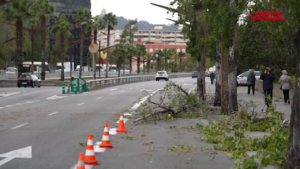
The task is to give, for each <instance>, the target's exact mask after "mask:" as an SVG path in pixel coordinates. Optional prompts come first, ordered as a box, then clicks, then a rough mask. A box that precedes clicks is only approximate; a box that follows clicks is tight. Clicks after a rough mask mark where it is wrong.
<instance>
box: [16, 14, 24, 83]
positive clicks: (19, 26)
mask: <svg viewBox="0 0 300 169" xmlns="http://www.w3.org/2000/svg"><path fill="white" fill-rule="evenodd" d="M16 46H17V56H18V57H17V61H18V77H20V76H21V74H22V72H23V51H22V48H23V22H22V20H20V19H17V20H16Z"/></svg>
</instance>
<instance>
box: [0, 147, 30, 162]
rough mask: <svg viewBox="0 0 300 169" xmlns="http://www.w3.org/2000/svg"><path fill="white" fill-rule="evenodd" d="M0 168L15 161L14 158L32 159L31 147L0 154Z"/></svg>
mask: <svg viewBox="0 0 300 169" xmlns="http://www.w3.org/2000/svg"><path fill="white" fill-rule="evenodd" d="M0 157H1V158H4V159H2V160H0V166H2V165H4V164H5V163H7V162H9V161H11V160H13V159H15V158H32V146H28V147H24V148H20V149H18V150H13V151H10V152H7V153H4V154H0Z"/></svg>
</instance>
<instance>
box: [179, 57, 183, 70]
mask: <svg viewBox="0 0 300 169" xmlns="http://www.w3.org/2000/svg"><path fill="white" fill-rule="evenodd" d="M181 65H182V58H179V71H180V72H181V71H182V68H181Z"/></svg>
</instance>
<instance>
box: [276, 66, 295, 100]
mask: <svg viewBox="0 0 300 169" xmlns="http://www.w3.org/2000/svg"><path fill="white" fill-rule="evenodd" d="M279 83H280V90H282V93H283V98H284V104H290V89H293V85H292V81H291V78H290V76H288V72H287V71H286V70H283V71H282V75H281V77H280V79H279Z"/></svg>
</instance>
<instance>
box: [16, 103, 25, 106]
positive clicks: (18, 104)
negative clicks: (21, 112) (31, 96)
mask: <svg viewBox="0 0 300 169" xmlns="http://www.w3.org/2000/svg"><path fill="white" fill-rule="evenodd" d="M23 104H24V103H17V104H15V105H17V106H20V105H23Z"/></svg>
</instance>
